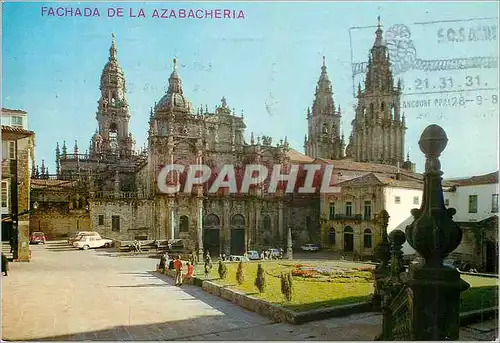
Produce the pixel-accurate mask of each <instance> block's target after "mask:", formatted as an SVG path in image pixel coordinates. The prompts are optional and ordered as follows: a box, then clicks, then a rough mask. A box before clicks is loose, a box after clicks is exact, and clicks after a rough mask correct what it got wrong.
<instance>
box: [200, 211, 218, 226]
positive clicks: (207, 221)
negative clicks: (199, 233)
mask: <svg viewBox="0 0 500 343" xmlns="http://www.w3.org/2000/svg"><path fill="white" fill-rule="evenodd" d="M203 226H204V227H209V228H213V229H216V228H218V227H219V226H220V219H219V217H218V216H217V215H216V214H213V213H210V214H209V215H208V216H206V217H205V218H204V219H203Z"/></svg>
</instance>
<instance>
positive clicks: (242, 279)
mask: <svg viewBox="0 0 500 343" xmlns="http://www.w3.org/2000/svg"><path fill="white" fill-rule="evenodd" d="M236 281H238V285H242V284H243V282H245V274H244V273H243V262H242V261H240V263H238V270H237V271H236Z"/></svg>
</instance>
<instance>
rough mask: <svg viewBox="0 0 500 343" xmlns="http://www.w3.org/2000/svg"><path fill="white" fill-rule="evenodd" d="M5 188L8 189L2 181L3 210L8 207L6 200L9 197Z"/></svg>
mask: <svg viewBox="0 0 500 343" xmlns="http://www.w3.org/2000/svg"><path fill="white" fill-rule="evenodd" d="M7 187H8V184H7V182H6V181H2V207H3V208H7V207H9V205H8V200H7V197H8V195H9V191H8V188H7Z"/></svg>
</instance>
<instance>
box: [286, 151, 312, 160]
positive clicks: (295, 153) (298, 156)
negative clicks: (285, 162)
mask: <svg viewBox="0 0 500 343" xmlns="http://www.w3.org/2000/svg"><path fill="white" fill-rule="evenodd" d="M287 155H288V157H290V162H300V163H312V162H313V161H314V158H312V157H309V156H307V155H304V154H302V153H300V152H298V151H297V150H295V149H290V150H289V151H288V152H287Z"/></svg>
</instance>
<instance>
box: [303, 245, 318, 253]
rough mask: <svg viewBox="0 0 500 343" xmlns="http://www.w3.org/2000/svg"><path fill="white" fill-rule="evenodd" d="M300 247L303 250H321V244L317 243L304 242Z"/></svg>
mask: <svg viewBox="0 0 500 343" xmlns="http://www.w3.org/2000/svg"><path fill="white" fill-rule="evenodd" d="M300 249H302V251H311V252H316V251H319V246H318V245H317V244H304V245H303V246H301V247H300Z"/></svg>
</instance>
